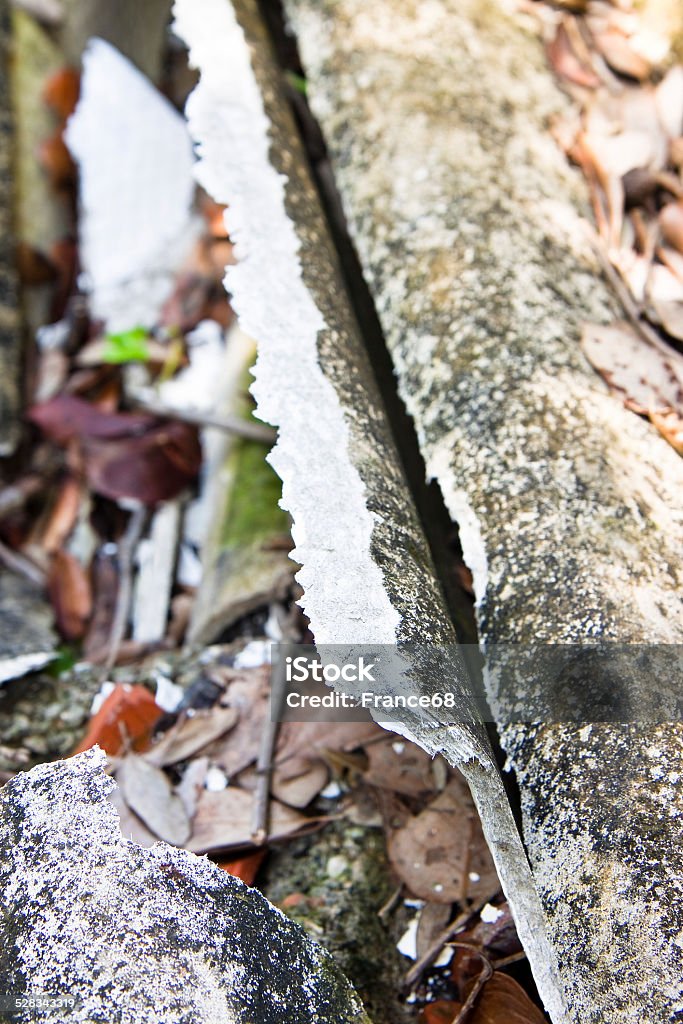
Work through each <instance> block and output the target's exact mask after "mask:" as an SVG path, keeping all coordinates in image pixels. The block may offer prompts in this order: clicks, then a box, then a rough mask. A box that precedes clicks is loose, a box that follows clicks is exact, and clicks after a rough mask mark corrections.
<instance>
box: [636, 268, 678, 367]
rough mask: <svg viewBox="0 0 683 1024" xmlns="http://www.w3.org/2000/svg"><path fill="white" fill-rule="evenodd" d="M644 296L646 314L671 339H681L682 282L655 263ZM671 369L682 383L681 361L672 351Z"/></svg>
mask: <svg viewBox="0 0 683 1024" xmlns="http://www.w3.org/2000/svg"><path fill="white" fill-rule="evenodd" d="M645 291H646V296H647V301H648V312H650V313H651V315H652V314H653V315H654V318H656V319H657V320H659V322H660V323H661V324H662V326H663V327H664V329H665V331H667V333H668V334H670V335H671V336H672V337H673V338H682V339H683V281H681V280H680V279H679V278H678V276H677V275H676V274H674V273H672V272H671V271H670V270H669V268H668V267H663V266H661V265H660V264H658V263H656V264H654V265H653V266H652V267H651V268H650V273H649V274H648V278H647V285H646V289H645ZM672 360H677V361H676V362H675V363H673V369H674V370H675V371H677V372H678V376H679V380H680V381H681V382H683V369H681V370H679V369H678V367H679V365H680V366H683V360H681V359H680V357H678V354H677V353H675V352H673V351H672Z"/></svg>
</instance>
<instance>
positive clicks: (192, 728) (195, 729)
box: [145, 707, 239, 768]
mask: <svg viewBox="0 0 683 1024" xmlns="http://www.w3.org/2000/svg"><path fill="white" fill-rule="evenodd" d="M238 719H239V713H238V712H237V711H236V710H235V709H234V708H221V707H215V708H209V709H207V710H199V711H193V712H192V713H191V714H188V715H187V716H185V717H183V718H181V719H180V720H179V721H178V722H176V724H175V725H174V726H172V727H171V728H170V729H169V730H168V732H166V733H164V735H163V736H162V737H161V739H160V740H159V742H158V743H155V744H154V746H153V747H152V749H151V750H149V751H148V752H147V753H146V754H145V760H146V761H147V762H148V763H149V764H154V765H157V766H158V767H160V768H163V767H164V766H165V765H169V764H177V763H178V762H179V761H187V759H188V758H190V757H192V756H193V755H194V754H198V753H199V751H200V750H202V749H203V748H204V747H206V746H208V745H209V743H213V741H214V740H217V739H220V737H221V736H224V735H225V733H226V732H229V731H230V729H232V728H233V726H235V725H236V724H237V721H238Z"/></svg>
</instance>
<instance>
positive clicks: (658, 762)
mask: <svg viewBox="0 0 683 1024" xmlns="http://www.w3.org/2000/svg"><path fill="white" fill-rule="evenodd" d="M286 6H287V9H288V11H289V13H290V15H291V18H292V21H293V24H294V28H295V30H296V32H297V35H298V39H299V44H300V48H301V52H302V57H303V61H304V64H305V66H306V69H307V73H308V75H309V95H310V97H311V101H312V105H313V109H314V112H315V113H316V114H317V116H318V117H319V119H320V121H321V123H322V127H323V129H324V131H325V134H326V137H327V140H328V143H329V145H330V147H331V151H332V156H333V163H334V166H335V171H336V174H337V182H338V186H339V188H340V191H341V194H342V199H343V201H344V204H345V207H346V212H347V216H348V218H349V223H350V227H351V231H352V234H353V236H354V239H355V242H356V245H357V248H358V252H359V255H360V257H361V261H362V263H363V267H364V270H365V273H366V277H367V280H368V282H369V284H370V287H371V290H372V292H373V295H374V298H375V302H376V306H377V309H378V312H379V315H380V319H381V321H382V324H383V327H384V330H385V334H386V337H387V341H388V344H389V347H390V350H391V353H392V356H393V359H394V364H395V367H396V370H397V374H398V378H399V384H400V388H401V392H402V395H403V397H404V400H405V402H406V405H407V406H408V409H409V411H410V412H411V414H412V415H413V417H414V419H415V423H416V426H417V430H418V434H419V437H420V442H421V447H422V450H423V454H424V456H425V461H426V463H427V466H428V471H429V473H430V474H431V475H433V476H435V477H436V478H437V479H438V481H439V483H440V485H441V489H442V491H443V494H444V498H445V500H446V503H447V506H448V508H449V510H450V512H451V514H452V516H453V518H454V519H456V520H457V521H458V523H459V525H460V530H461V540H462V543H463V548H464V551H465V557H466V559H467V561H468V563H469V565H470V567H471V569H472V571H473V575H474V580H475V588H476V593H477V599H478V613H479V625H480V630H481V636H482V639H483V641H484V642H485V643H489V644H490V643H491V642H492V641H503V640H508V641H513V642H519V641H535V642H538V641H544V642H547V643H566V642H571V641H574V642H582V641H583V642H585V641H594V640H614V641H620V642H622V643H633V642H638V641H640V642H650V643H654V642H660V643H672V642H678V643H680V642H681V640H682V639H683V631H682V628H681V616H680V610H681V609H680V588H681V575H682V574H681V559H680V550H681V548H680V544H681V516H680V505H679V498H678V497H677V495H678V496H680V493H681V484H682V483H683V470H682V464H681V462H680V460H679V459H678V457H677V456H676V455H675V453H674V452H673V450H672V449H670V448H669V447H668V446H667V445H666V443H665V442H664V441H662V440H661V438H659V437H658V436H657V435H656V434H655V432H654V431H653V430H652V428H651V427H649V426H648V425H647V424H646V423H645V422H643V421H641V420H639V419H638V418H637V417H635V416H633V415H632V414H631V413H629V412H627V411H625V410H624V409H623V408H622V407H621V406H620V404H619V402H618V401H617V400H616V399H614V398H612V397H611V396H609V395H608V394H607V393H606V390H605V388H604V387H603V386H602V384H601V382H600V380H599V379H598V378H597V377H596V376H595V375H594V374H593V373H592V371H591V370H590V368H589V367H588V365H587V364H586V363H585V362H584V360H583V357H582V355H581V353H580V350H579V347H578V336H579V329H580V324H581V321H582V320H584V319H592V320H597V321H604V320H606V319H607V318H609V317H610V316H611V313H612V304H611V299H610V297H609V295H608V294H607V291H606V289H605V288H604V287H603V285H602V284H601V282H600V280H599V278H598V276H597V274H596V268H595V266H594V264H593V261H592V260H591V258H590V254H589V253H588V252H587V251H586V250H587V247H586V243H585V240H584V236H583V234H582V231H581V225H580V221H579V214H580V212H582V211H583V209H584V205H585V204H584V195H583V192H582V189H581V185H580V182H579V180H578V178H577V176H576V175H575V174H574V173H573V172H571V171H570V170H569V169H568V168H567V167H566V166H565V163H564V160H563V157H562V156H561V154H560V153H559V151H558V150H557V149H556V147H555V144H554V143H553V141H552V138H551V136H550V134H549V132H548V126H547V122H548V118H549V117H550V116H551V115H552V114H553V113H554V112H556V111H558V110H560V109H561V108H562V106H563V102H564V101H563V99H562V96H561V95H560V93H559V92H558V91H557V89H556V87H555V85H554V83H553V81H552V78H551V77H550V75H549V73H548V72H547V71H546V69H545V67H544V63H543V56H542V51H541V48H540V45H539V44H538V42H537V41H536V40H535V39H534V38H532V37H531V35H529V34H528V32H527V30H526V28H525V27H524V26H523V24H521V23H519V22H517V23H516V22H515V21H514V20H513V18H512V17H511V16H509V15H507V14H506V13H505V11H504V10H503V6H502V4H499V3H496V2H493V0H487V2H481V0H458V2H457V3H456V2H455V0H420V2H417V0H408V2H405V0H383V2H378V3H374V4H372V5H370V6H369V5H367V4H366V3H364V2H363V0H328V2H323V3H320V2H318V0H316V2H313V0H288V3H287V4H286ZM495 658H496V655H495V653H494V654H492V655H491V656H490V658H489V666H488V675H489V686H490V696H491V700H492V703H493V705H494V708H495V711H496V713H497V714H498V716H499V717H500V719H501V720H502V721H505V720H507V719H509V716H510V713H511V709H512V708H513V707H514V702H515V700H516V699H519V697H520V693H519V691H518V692H517V693H514V692H510V691H509V690H507V691H506V692H502V691H501V692H498V690H497V680H498V679H499V678H500V673H499V668H500V666H499V665H497V664H496V660H495ZM521 685H522V687H523V680H522V681H521ZM521 695H522V696H524V692H522V694H521ZM587 735H588V739H585V737H586V736H587ZM503 740H504V743H505V745H506V747H507V750H508V753H509V755H510V761H511V763H512V764H513V765H514V767H515V768H516V769H517V772H518V776H519V779H520V782H521V785H522V801H523V810H524V815H525V835H526V839H527V843H528V848H529V851H530V854H531V858H532V864H533V866H534V867H535V872H536V878H537V881H538V885H539V887H540V889H541V891H542V895H543V898H544V902H545V906H546V909H547V911H548V913H549V916H550V919H551V927H552V933H553V936H554V940H555V944H556V948H557V950H558V953H559V957H560V960H561V962H562V965H563V975H564V978H565V982H566V985H567V988H568V990H569V992H570V996H571V1000H572V1017H573V1019H574V1020H576V1021H581V1022H585V1024H588V1022H594V1024H597V1022H598V1021H599V1022H600V1024H608V1022H617V1021H618V1022H619V1024H626V1022H633V1024H635V1022H639V1024H640V1022H643V1021H648V1022H657V1024H660V1022H665V1021H670V1020H672V1019H673V1018H674V1014H675V1013H676V1012H677V1011H679V1010H681V1009H682V1008H683V991H682V984H681V938H680V936H681V934H683V932H682V931H681V929H682V926H683V918H682V916H681V905H682V904H681V897H682V896H683V892H682V891H681V885H682V882H681V879H682V877H683V870H682V869H683V863H682V854H681V849H682V848H683V846H682V842H681V840H682V839H683V835H682V820H683V819H682V817H681V812H682V811H683V799H682V797H681V793H680V788H679V787H678V786H677V783H678V781H679V778H680V776H679V766H680V758H681V747H682V744H683V730H681V727H680V726H679V725H677V724H676V725H671V726H670V727H654V726H648V727H645V726H643V725H641V726H638V725H635V724H634V725H632V726H629V727H624V728H616V727H608V726H602V727H600V728H598V727H594V729H593V731H592V732H590V733H586V730H585V729H579V728H578V726H577V727H575V728H573V727H570V726H553V727H546V728H544V729H540V728H538V729H536V728H524V727H520V728H517V729H513V728H509V729H508V730H507V732H505V733H504V736H503ZM634 821H635V823H637V824H636V825H634Z"/></svg>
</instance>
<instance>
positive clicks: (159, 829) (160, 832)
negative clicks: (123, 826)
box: [116, 754, 190, 846]
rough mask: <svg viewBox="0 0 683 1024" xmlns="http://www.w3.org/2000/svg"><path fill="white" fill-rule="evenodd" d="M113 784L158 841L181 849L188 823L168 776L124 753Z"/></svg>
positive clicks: (185, 838)
mask: <svg viewBox="0 0 683 1024" xmlns="http://www.w3.org/2000/svg"><path fill="white" fill-rule="evenodd" d="M116 781H117V782H118V784H119V786H120V787H121V792H122V793H123V796H124V798H125V801H126V803H127V804H128V806H129V807H130V809H131V810H132V811H134V812H135V814H137V816H138V817H139V818H140V819H141V820H142V821H143V822H144V824H145V825H146V826H147V827H148V828H149V829H151V831H152V832H154V833H155V835H157V836H159V838H160V839H164V840H165V841H166V842H167V843H173V845H174V846H182V845H183V844H184V843H185V842H186V840H187V839H189V836H190V822H189V820H188V817H187V814H186V813H185V808H184V807H183V803H182V800H181V799H180V797H179V796H177V794H175V793H174V792H173V789H172V788H171V783H170V781H169V779H168V777H167V776H166V775H165V774H164V772H162V771H161V769H160V768H156V767H155V766H154V765H151V764H148V763H147V762H146V761H145V760H144V758H142V757H138V756H137V754H127V755H126V757H124V758H123V760H122V761H121V764H120V765H119V767H118V769H117V771H116Z"/></svg>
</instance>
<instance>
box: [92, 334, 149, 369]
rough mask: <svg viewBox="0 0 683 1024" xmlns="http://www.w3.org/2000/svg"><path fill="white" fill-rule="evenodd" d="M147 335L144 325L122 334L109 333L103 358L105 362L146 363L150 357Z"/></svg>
mask: <svg viewBox="0 0 683 1024" xmlns="http://www.w3.org/2000/svg"><path fill="white" fill-rule="evenodd" d="M147 337H148V332H147V331H146V330H145V328H144V327H133V328H131V330H130V331H122V332H121V334H107V335H106V337H105V340H106V342H107V344H106V347H105V350H104V355H103V356H102V358H103V359H104V361H105V363H146V362H147V360H148V359H149V346H148V344H147Z"/></svg>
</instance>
